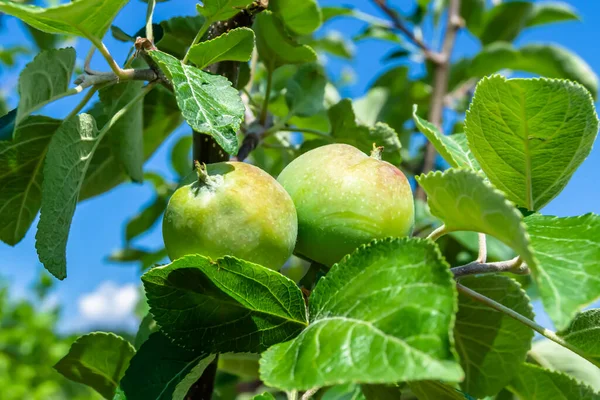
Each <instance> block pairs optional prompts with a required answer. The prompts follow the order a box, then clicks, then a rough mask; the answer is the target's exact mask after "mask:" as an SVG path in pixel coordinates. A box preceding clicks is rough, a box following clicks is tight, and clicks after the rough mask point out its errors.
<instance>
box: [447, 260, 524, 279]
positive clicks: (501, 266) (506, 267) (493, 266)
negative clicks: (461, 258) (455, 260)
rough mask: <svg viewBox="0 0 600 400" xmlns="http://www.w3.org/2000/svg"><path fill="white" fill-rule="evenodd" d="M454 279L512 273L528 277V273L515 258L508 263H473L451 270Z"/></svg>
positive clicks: (520, 261)
mask: <svg viewBox="0 0 600 400" xmlns="http://www.w3.org/2000/svg"><path fill="white" fill-rule="evenodd" d="M451 271H452V273H453V274H454V278H460V277H463V276H467V275H477V274H494V273H499V272H512V273H513V274H517V275H528V274H529V273H530V271H529V268H528V267H527V265H525V264H523V262H522V260H521V258H520V257H515V258H513V259H512V260H508V261H499V262H492V263H485V262H479V261H473V262H472V263H469V264H466V265H461V266H460V267H454V268H452V269H451Z"/></svg>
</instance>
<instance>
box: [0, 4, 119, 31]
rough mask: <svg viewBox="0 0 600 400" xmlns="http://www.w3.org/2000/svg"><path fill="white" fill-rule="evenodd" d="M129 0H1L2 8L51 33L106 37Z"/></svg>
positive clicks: (0, 7)
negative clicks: (50, 2) (40, 0)
mask: <svg viewBox="0 0 600 400" xmlns="http://www.w3.org/2000/svg"><path fill="white" fill-rule="evenodd" d="M127 2H128V0H103V1H98V0H79V1H74V2H69V3H65V4H60V5H57V6H54V7H49V8H42V7H38V6H34V5H30V4H18V3H15V2H12V1H8V0H0V12H3V13H6V14H8V15H12V16H14V17H17V18H19V19H20V20H21V21H23V22H25V23H26V24H28V25H31V26H32V27H34V28H36V29H39V30H40V31H42V32H47V33H59V34H65V35H75V36H82V37H87V38H89V37H92V36H93V37H97V38H102V37H103V36H104V34H105V33H106V31H107V30H108V27H109V26H110V24H111V22H112V20H113V19H114V18H115V16H116V15H117V13H118V12H119V11H120V10H121V8H122V7H123V6H124V5H125V4H126V3H127Z"/></svg>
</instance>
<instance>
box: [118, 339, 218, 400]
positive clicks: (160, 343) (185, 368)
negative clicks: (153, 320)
mask: <svg viewBox="0 0 600 400" xmlns="http://www.w3.org/2000/svg"><path fill="white" fill-rule="evenodd" d="M208 356H209V354H208V353H206V352H202V351H195V350H193V349H185V348H183V347H179V346H177V345H176V344H174V343H173V342H172V341H171V340H170V339H169V338H168V337H166V336H165V335H164V334H162V333H161V332H155V333H153V334H151V335H150V337H149V338H148V340H146V341H145V342H144V344H142V346H141V347H140V349H139V350H138V351H137V353H136V354H135V356H133V358H132V359H131V362H130V364H129V368H128V369H127V371H126V372H125V376H124V377H123V379H122V380H121V389H123V392H125V394H126V396H127V400H149V399H152V400H172V399H173V393H174V391H175V389H176V387H177V385H178V384H179V382H181V381H182V380H183V379H185V377H186V375H187V374H188V373H189V372H190V371H192V369H193V368H194V367H195V366H196V365H198V363H199V362H200V361H201V360H203V359H204V358H206V357H208Z"/></svg>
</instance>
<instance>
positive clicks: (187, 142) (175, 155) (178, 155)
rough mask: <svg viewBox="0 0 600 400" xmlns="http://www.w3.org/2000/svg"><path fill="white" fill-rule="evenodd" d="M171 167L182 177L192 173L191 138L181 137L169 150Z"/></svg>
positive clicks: (188, 136) (189, 136)
mask: <svg viewBox="0 0 600 400" xmlns="http://www.w3.org/2000/svg"><path fill="white" fill-rule="evenodd" d="M171 165H172V166H173V169H174V170H175V172H177V175H179V176H180V177H184V176H186V175H188V174H189V173H190V172H191V171H192V136H191V135H187V136H183V137H182V138H181V139H179V140H178V141H177V143H175V145H174V146H173V148H172V149H171Z"/></svg>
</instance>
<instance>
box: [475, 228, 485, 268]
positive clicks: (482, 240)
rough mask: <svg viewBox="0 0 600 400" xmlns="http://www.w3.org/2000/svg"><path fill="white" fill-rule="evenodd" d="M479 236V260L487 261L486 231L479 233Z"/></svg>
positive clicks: (481, 261)
mask: <svg viewBox="0 0 600 400" xmlns="http://www.w3.org/2000/svg"><path fill="white" fill-rule="evenodd" d="M477 238H478V239H479V253H478V255H477V262H480V263H484V262H486V261H487V240H486V237H485V233H478V234H477Z"/></svg>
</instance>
